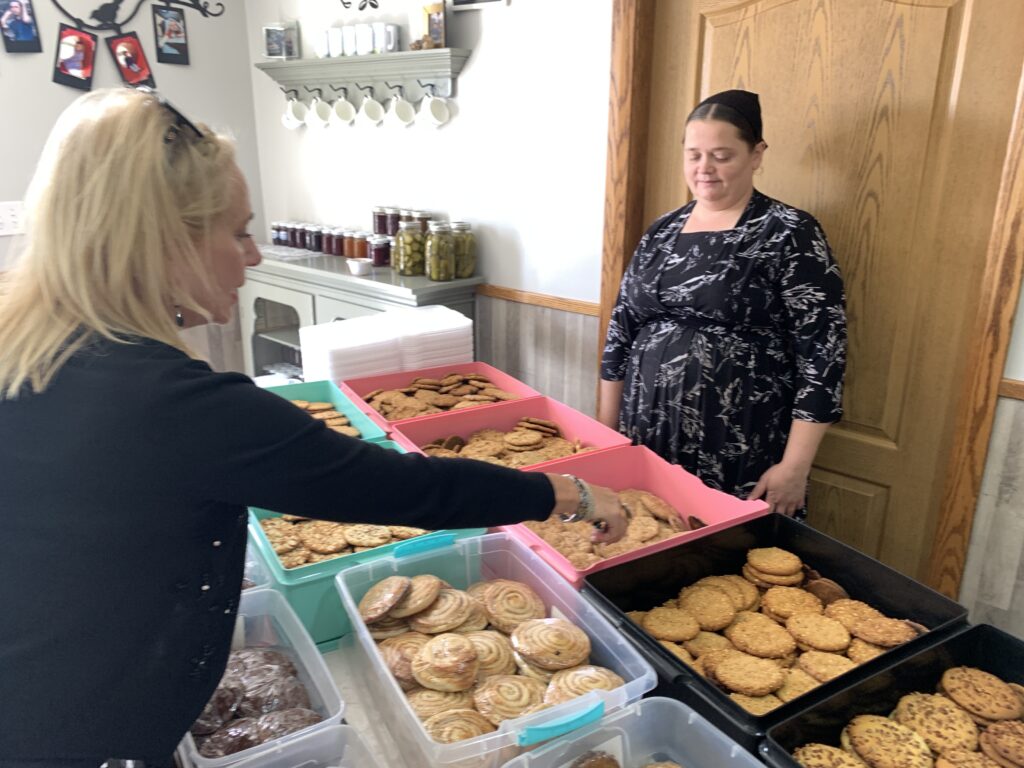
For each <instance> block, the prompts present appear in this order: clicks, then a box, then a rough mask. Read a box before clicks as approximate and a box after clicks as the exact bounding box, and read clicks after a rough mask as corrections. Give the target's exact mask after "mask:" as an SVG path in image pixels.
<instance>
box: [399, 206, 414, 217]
mask: <svg viewBox="0 0 1024 768" xmlns="http://www.w3.org/2000/svg"><path fill="white" fill-rule="evenodd" d="M400 212H401V214H402V215H403V216H415V215H416V211H414V210H413V209H412V208H402V209H400Z"/></svg>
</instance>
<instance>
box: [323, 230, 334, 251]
mask: <svg viewBox="0 0 1024 768" xmlns="http://www.w3.org/2000/svg"><path fill="white" fill-rule="evenodd" d="M333 253H334V229H332V228H331V227H324V254H326V255H328V256H330V255H332V254H333Z"/></svg>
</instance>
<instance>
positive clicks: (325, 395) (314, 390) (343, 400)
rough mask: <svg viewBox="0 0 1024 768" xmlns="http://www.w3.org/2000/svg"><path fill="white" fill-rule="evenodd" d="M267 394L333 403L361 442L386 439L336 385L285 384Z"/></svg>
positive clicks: (376, 426) (268, 389)
mask: <svg viewBox="0 0 1024 768" xmlns="http://www.w3.org/2000/svg"><path fill="white" fill-rule="evenodd" d="M267 392H273V393H274V394H275V395H280V396H281V397H283V398H284V399H285V400H308V401H309V402H311V403H333V404H334V407H335V409H336V410H337V411H339V412H340V413H343V414H345V416H347V417H348V420H349V422H350V423H351V424H352V426H353V427H355V428H356V429H358V430H359V431H360V432H361V433H362V436H363V440H368V441H369V442H371V443H379V442H382V441H384V440H387V439H388V436H387V433H386V432H385V431H384V430H383V429H381V428H380V426H378V425H377V424H376V423H374V421H373V420H372V419H370V417H369V416H367V415H366V414H365V413H363V412H362V411H361V410H360V409H359V408H358V407H357V406H356V404H355V403H353V402H352V401H351V400H350V399H349V398H348V397H346V396H345V395H344V394H342V391H341V390H340V389H338V387H337V385H335V384H334V382H331V381H307V382H306V383H305V384H285V385H284V386H281V387H267Z"/></svg>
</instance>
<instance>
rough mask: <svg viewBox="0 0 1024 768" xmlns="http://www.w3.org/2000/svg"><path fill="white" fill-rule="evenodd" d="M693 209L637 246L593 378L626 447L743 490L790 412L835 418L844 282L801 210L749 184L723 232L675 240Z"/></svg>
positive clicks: (782, 442) (659, 224) (771, 453)
mask: <svg viewBox="0 0 1024 768" xmlns="http://www.w3.org/2000/svg"><path fill="white" fill-rule="evenodd" d="M693 205H694V204H693V203H692V202H691V203H689V204H687V205H685V206H683V207H682V208H680V209H678V210H676V211H673V212H672V213H669V214H666V215H665V216H662V217H661V218H660V219H658V221H656V222H655V223H654V224H653V225H652V226H651V228H650V229H649V230H648V231H647V232H646V234H644V236H643V238H642V239H641V240H640V244H639V246H638V247H637V249H636V252H635V254H634V256H633V259H632V261H631V262H630V264H629V267H628V269H627V270H626V274H625V275H624V276H623V278H622V287H621V290H620V292H619V298H618V301H617V303H616V305H615V309H614V310H613V312H612V316H611V324H610V325H609V328H608V337H607V342H606V345H605V349H604V358H603V361H602V366H601V376H602V378H604V379H606V380H609V381H623V382H624V384H623V393H622V409H621V414H620V424H619V428H620V430H621V431H622V432H623V433H624V434H625V435H627V436H629V437H630V438H632V440H633V442H634V443H636V444H640V445H646V446H647V447H649V448H651V449H652V450H654V451H655V452H657V453H658V454H660V455H661V456H662V457H664V458H665V459H667V460H668V461H670V462H672V463H674V464H679V465H681V466H683V467H684V468H685V469H687V470H689V471H690V472H693V473H694V474H696V475H697V476H698V477H700V478H701V479H702V480H703V481H704V482H705V483H706V484H707V485H709V486H711V487H713V488H717V489H719V490H723V491H726V492H727V493H731V494H733V495H735V496H739V497H742V498H745V497H746V496H747V494H749V493H750V491H751V490H752V489H753V487H754V485H755V484H756V483H757V481H758V479H759V478H760V477H761V475H762V474H763V473H764V472H765V470H767V469H768V468H769V467H770V466H772V465H773V464H776V463H777V462H778V461H779V460H780V459H781V458H782V454H783V451H784V450H785V447H786V440H787V437H788V435H789V426H790V423H791V422H792V420H793V419H801V420H804V421H812V422H833V421H838V419H839V418H840V416H841V415H842V406H841V400H842V389H843V373H844V371H845V367H846V313H845V310H844V296H843V281H842V278H841V276H840V274H839V269H838V267H837V266H836V263H835V261H834V260H833V258H832V253H831V251H830V250H829V246H828V243H827V242H826V240H825V234H824V233H823V232H822V230H821V227H820V226H819V225H818V222H817V221H815V220H814V218H813V217H812V216H810V215H809V214H807V213H804V212H803V211H799V210H797V209H795V208H792V207H790V206H788V205H784V204H783V203H780V202H778V201H776V200H772V199H771V198H769V197H766V196H765V195H762V194H761V193H760V192H757V191H755V192H754V194H753V197H752V198H751V200H750V203H749V204H748V205H747V208H746V210H745V211H744V213H743V215H742V216H741V217H740V220H739V221H738V222H737V224H736V227H735V228H733V229H729V230H724V231H721V232H695V233H690V234H684V233H682V232H681V231H680V230H681V229H682V227H683V225H684V224H685V223H686V220H687V218H688V217H689V215H690V212H691V211H692V210H693Z"/></svg>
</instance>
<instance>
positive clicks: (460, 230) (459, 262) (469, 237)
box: [451, 221, 476, 278]
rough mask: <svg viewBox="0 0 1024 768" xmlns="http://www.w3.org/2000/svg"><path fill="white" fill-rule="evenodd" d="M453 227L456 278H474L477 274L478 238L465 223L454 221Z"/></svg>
mask: <svg viewBox="0 0 1024 768" xmlns="http://www.w3.org/2000/svg"><path fill="white" fill-rule="evenodd" d="M451 227H452V238H453V239H454V240H455V276H456V277H459V278H463V277H472V276H473V273H474V272H476V237H474V235H473V231H472V230H471V229H470V227H469V224H467V223H466V222H465V221H453V222H452V224H451Z"/></svg>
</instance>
